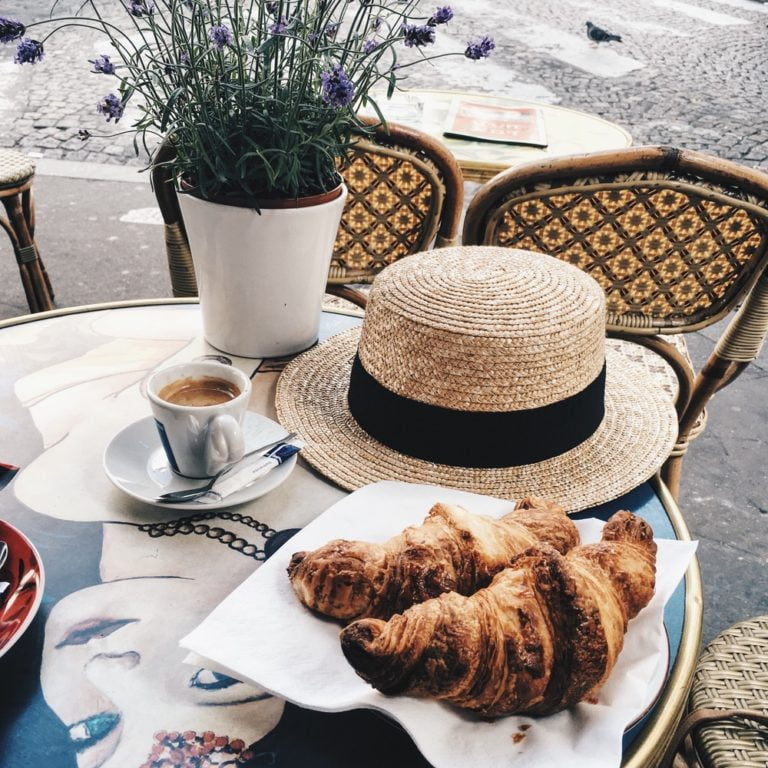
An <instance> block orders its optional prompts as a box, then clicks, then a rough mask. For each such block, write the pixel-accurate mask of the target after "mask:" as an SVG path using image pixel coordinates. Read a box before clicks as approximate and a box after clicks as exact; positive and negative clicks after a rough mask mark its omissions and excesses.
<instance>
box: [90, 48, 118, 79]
mask: <svg viewBox="0 0 768 768" xmlns="http://www.w3.org/2000/svg"><path fill="white" fill-rule="evenodd" d="M88 63H89V64H93V69H92V70H91V72H94V73H95V74H97V75H114V74H115V65H114V64H113V63H112V62H111V61H110V60H109V56H107V55H106V54H104V53H102V54H101V56H97V57H96V58H95V59H88Z"/></svg>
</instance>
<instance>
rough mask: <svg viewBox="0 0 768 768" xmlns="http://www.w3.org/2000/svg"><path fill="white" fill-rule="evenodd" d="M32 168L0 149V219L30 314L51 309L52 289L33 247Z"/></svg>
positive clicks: (18, 155) (17, 155)
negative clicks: (17, 267) (9, 244)
mask: <svg viewBox="0 0 768 768" xmlns="http://www.w3.org/2000/svg"><path fill="white" fill-rule="evenodd" d="M34 176H35V165H34V163H33V162H32V161H31V160H29V158H27V157H25V156H24V155H23V154H21V153H20V152H16V151H15V150H12V149H0V203H2V207H3V208H4V209H5V214H6V217H5V218H4V217H3V216H0V229H3V230H5V233H6V234H7V235H8V237H9V238H10V241H11V247H12V248H13V252H14V254H15V255H16V262H17V264H18V265H19V274H20V275H21V284H22V286H23V287H24V294H25V296H26V297H27V304H28V305H29V311H30V312H44V311H46V310H49V309H53V288H52V287H51V281H50V278H49V277H48V273H47V272H46V270H45V265H44V264H43V260H42V259H41V258H40V253H39V252H38V249H37V243H35V202H34V199H33V196H32V181H33V180H34Z"/></svg>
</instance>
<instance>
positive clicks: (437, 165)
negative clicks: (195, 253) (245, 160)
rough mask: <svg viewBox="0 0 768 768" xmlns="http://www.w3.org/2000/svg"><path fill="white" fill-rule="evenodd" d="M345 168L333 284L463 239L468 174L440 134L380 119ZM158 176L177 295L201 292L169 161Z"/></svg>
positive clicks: (166, 150)
mask: <svg viewBox="0 0 768 768" xmlns="http://www.w3.org/2000/svg"><path fill="white" fill-rule="evenodd" d="M366 122H370V123H372V122H373V121H366ZM172 156H173V150H172V148H171V147H170V146H168V145H164V146H163V147H162V148H161V150H160V154H159V155H158V159H160V161H161V162H163V161H167V160H169V159H171V158H172ZM340 172H341V175H342V177H343V178H344V181H345V183H346V184H347V187H348V189H349V195H348V198H347V203H346V205H345V207H344V212H343V213H342V218H341V224H340V226H339V232H338V236H337V239H336V244H335V246H334V251H333V257H332V260H331V267H330V271H329V276H328V282H329V284H331V285H341V284H344V283H350V282H355V283H370V282H371V281H372V280H373V278H374V277H375V276H376V274H377V273H378V272H380V271H381V270H382V269H383V268H384V267H386V266H387V265H388V264H391V263H392V262H393V261H396V260H397V259H399V258H402V257H403V256H407V255H409V254H412V253H417V252H419V251H422V250H426V249H428V248H430V247H432V246H437V247H443V246H448V245H455V244H456V242H457V240H458V229H459V219H460V216H461V210H462V204H463V194H464V186H463V178H462V175H461V170H460V168H459V167H458V164H457V163H456V161H455V160H454V158H453V156H452V155H451V154H450V153H449V152H448V151H447V150H446V149H445V147H444V146H443V145H442V144H440V143H439V142H438V141H437V140H436V139H433V138H431V137H430V136H428V135H426V134H424V133H422V132H420V131H417V130H415V129H412V128H407V127H405V126H400V125H396V124H393V123H390V124H389V125H388V126H387V127H386V128H385V127H383V126H379V127H377V128H376V129H375V131H374V133H373V134H372V135H366V136H365V137H364V138H360V139H359V140H358V141H357V142H355V144H354V145H353V147H352V149H351V150H350V152H349V156H348V158H347V161H346V162H345V163H344V164H343V165H342V166H341V167H340ZM152 178H153V185H154V189H155V194H156V196H157V200H158V204H159V206H160V210H161V212H162V214H163V219H164V221H165V240H166V251H167V256H168V268H169V271H170V276H171V285H172V287H173V292H174V295H175V296H196V295H197V283H196V281H195V272H194V266H193V263H192V256H191V253H190V251H189V243H188V241H187V237H186V232H185V230H184V223H183V220H182V217H181V211H180V209H179V205H178V200H177V199H176V192H175V189H174V186H173V184H172V183H171V179H170V174H169V171H168V169H167V167H162V166H161V167H157V168H155V170H154V171H153V175H152Z"/></svg>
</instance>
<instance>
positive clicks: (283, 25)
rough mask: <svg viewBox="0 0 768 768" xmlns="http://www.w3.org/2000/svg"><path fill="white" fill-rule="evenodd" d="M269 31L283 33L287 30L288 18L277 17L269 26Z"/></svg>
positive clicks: (276, 33) (274, 33)
mask: <svg viewBox="0 0 768 768" xmlns="http://www.w3.org/2000/svg"><path fill="white" fill-rule="evenodd" d="M269 31H270V32H271V33H272V34H273V35H284V34H285V33H286V32H287V31H288V19H286V18H281V19H279V20H278V21H276V22H275V23H274V24H273V25H272V26H271V27H270V28H269Z"/></svg>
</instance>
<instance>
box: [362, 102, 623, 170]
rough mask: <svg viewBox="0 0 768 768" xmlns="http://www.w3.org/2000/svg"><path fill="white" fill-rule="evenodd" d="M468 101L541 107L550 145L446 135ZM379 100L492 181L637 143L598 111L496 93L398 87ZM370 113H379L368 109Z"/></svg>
mask: <svg viewBox="0 0 768 768" xmlns="http://www.w3.org/2000/svg"><path fill="white" fill-rule="evenodd" d="M462 101H465V102H470V103H473V104H481V105H484V106H487V107H501V108H507V109H518V108H521V107H522V108H528V109H534V110H537V111H538V112H539V114H540V116H541V121H542V124H543V129H544V134H545V136H546V146H545V147H538V146H524V145H520V144H502V143H490V142H487V141H476V140H472V139H467V138H454V137H448V136H445V135H444V131H445V130H446V127H447V126H448V124H449V114H450V112H451V108H452V106H453V105H454V103H457V102H459V103H460V102H462ZM378 104H379V107H380V108H381V110H382V111H383V113H384V116H385V117H386V118H387V119H389V120H392V121H393V122H395V123H402V124H404V125H409V126H412V127H413V128H418V129H419V130H421V131H424V132H425V133H428V134H429V135H431V136H433V137H434V138H436V139H438V140H439V141H441V142H442V143H443V144H445V146H446V147H447V148H448V149H449V150H450V151H451V153H452V154H453V156H454V157H455V158H456V161H457V162H458V164H459V167H460V168H461V170H462V173H463V174H464V179H465V180H466V181H474V182H484V181H488V180H489V179H492V178H493V177H494V176H495V175H496V174H497V173H499V172H500V171H503V170H506V169H507V168H510V167H512V166H515V165H520V164H521V163H527V162H531V161H534V160H540V159H543V158H546V157H557V156H562V155H578V154H582V153H586V152H599V151H601V150H605V149H622V148H624V147H629V146H630V145H631V144H632V136H631V135H630V133H629V132H628V131H627V130H626V129H625V128H622V127H621V126H620V125H617V124H616V123H612V122H610V121H609V120H605V119H604V118H602V117H598V115H592V114H590V113H588V112H582V111H580V110H577V109H570V108H569V107H561V106H557V105H554V104H545V103H543V102H537V101H527V100H523V99H515V98H510V97H508V96H502V95H496V94H489V93H466V92H462V91H450V90H430V89H419V88H413V89H408V90H404V91H396V92H395V93H394V95H393V96H392V98H391V99H387V98H386V97H385V95H384V94H380V97H379V101H378ZM366 114H373V113H371V112H370V111H368V112H367V113H366Z"/></svg>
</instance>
